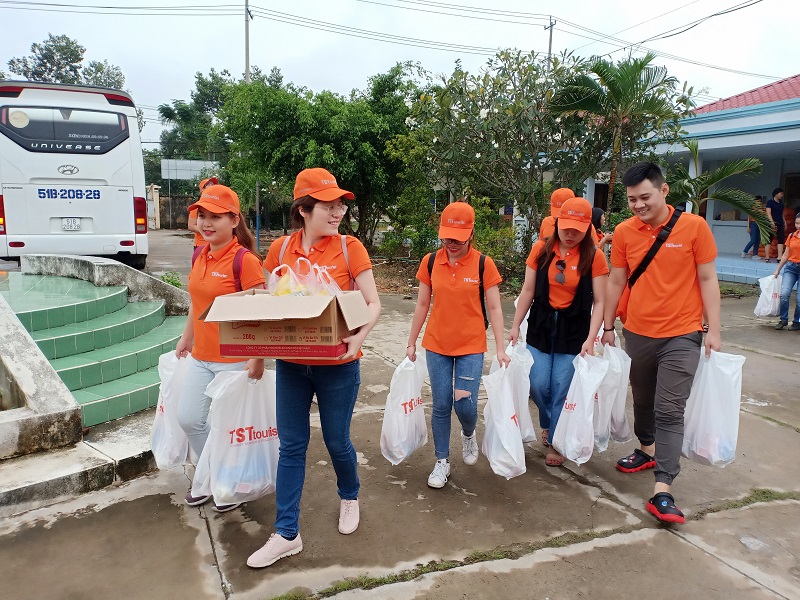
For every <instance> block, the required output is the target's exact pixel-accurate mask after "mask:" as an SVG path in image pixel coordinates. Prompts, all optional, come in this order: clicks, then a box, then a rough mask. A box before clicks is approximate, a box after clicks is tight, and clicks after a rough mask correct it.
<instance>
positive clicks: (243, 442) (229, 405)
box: [192, 370, 279, 505]
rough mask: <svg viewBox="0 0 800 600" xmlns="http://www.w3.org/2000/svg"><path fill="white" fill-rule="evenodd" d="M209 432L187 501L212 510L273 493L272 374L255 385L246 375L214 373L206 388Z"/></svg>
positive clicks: (275, 442)
mask: <svg viewBox="0 0 800 600" xmlns="http://www.w3.org/2000/svg"><path fill="white" fill-rule="evenodd" d="M206 394H207V395H208V396H210V397H211V412H210V414H209V425H210V426H211V431H210V433H209V435H208V440H206V445H205V446H204V447H203V453H202V454H201V455H200V460H199V461H198V464H197V469H196V470H195V476H194V481H193V483H192V496H207V495H209V494H211V495H213V496H214V502H215V503H216V504H217V505H222V504H235V503H237V502H247V501H250V500H255V499H256V498H260V497H261V496H265V495H266V494H269V493H271V492H273V491H274V490H275V479H276V477H277V471H278V445H279V442H278V424H277V420H276V418H275V371H264V376H263V377H262V378H261V379H260V380H259V381H256V380H253V379H250V378H248V376H247V371H244V370H242V371H226V372H223V373H219V374H218V375H217V376H216V377H215V378H214V380H213V381H212V382H211V383H210V384H208V387H207V388H206Z"/></svg>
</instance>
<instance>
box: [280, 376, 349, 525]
mask: <svg viewBox="0 0 800 600" xmlns="http://www.w3.org/2000/svg"><path fill="white" fill-rule="evenodd" d="M275 372H276V378H277V387H276V391H277V415H276V416H277V418H278V436H279V437H280V454H279V457H278V477H277V481H276V484H275V508H276V514H275V531H276V532H277V533H278V534H279V535H281V536H283V537H285V538H293V537H295V536H296V535H297V534H298V533H299V531H300V496H301V495H302V493H303V484H304V482H305V478H306V450H308V442H309V439H310V438H311V425H310V421H309V415H310V411H311V399H312V398H313V397H314V394H316V395H317V405H318V407H319V421H320V426H321V428H322V439H323V440H324V441H325V447H326V448H327V449H328V454H330V457H331V463H332V464H333V470H334V471H335V472H336V484H337V487H338V492H339V497H340V498H341V499H342V500H355V499H357V498H358V490H359V481H358V472H357V466H358V463H357V462H356V450H355V448H353V444H352V442H351V441H350V421H351V420H352V417H353V408H354V407H355V404H356V398H357V397H358V387H359V386H360V385H361V367H360V361H358V360H354V361H352V362H349V363H345V364H343V365H299V364H295V363H290V362H286V361H283V360H276V361H275Z"/></svg>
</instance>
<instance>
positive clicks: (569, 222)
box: [558, 219, 591, 233]
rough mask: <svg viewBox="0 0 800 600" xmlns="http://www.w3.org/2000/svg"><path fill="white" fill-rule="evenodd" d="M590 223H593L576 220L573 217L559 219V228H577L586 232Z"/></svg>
mask: <svg viewBox="0 0 800 600" xmlns="http://www.w3.org/2000/svg"><path fill="white" fill-rule="evenodd" d="M589 225H591V223H584V222H583V221H575V220H573V219H559V220H558V228H559V229H577V230H578V231H580V232H581V233H586V230H587V229H589Z"/></svg>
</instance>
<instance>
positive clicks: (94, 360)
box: [50, 317, 186, 391]
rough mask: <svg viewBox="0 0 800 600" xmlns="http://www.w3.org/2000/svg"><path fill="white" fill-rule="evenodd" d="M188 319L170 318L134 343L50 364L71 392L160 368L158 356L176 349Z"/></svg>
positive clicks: (102, 349)
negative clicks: (156, 367)
mask: <svg viewBox="0 0 800 600" xmlns="http://www.w3.org/2000/svg"><path fill="white" fill-rule="evenodd" d="M185 324H186V317H167V318H166V319H165V320H164V322H163V323H162V324H161V325H159V326H158V327H156V328H155V329H153V330H151V331H148V332H147V333H145V334H143V335H140V336H138V337H135V338H133V339H131V340H127V341H124V342H121V343H119V344H114V345H112V346H108V347H106V348H98V349H97V350H92V351H90V352H84V353H83V354H75V355H73V356H65V357H64V358H55V359H53V360H51V361H50V364H51V365H53V368H54V369H55V370H56V372H57V373H58V375H59V376H60V377H61V379H62V380H63V381H64V383H65V384H66V385H67V387H68V388H69V389H70V391H75V390H80V389H84V388H88V387H91V386H94V385H99V384H100V383H108V382H109V381H113V380H115V379H119V378H120V377H127V376H128V375H133V374H134V373H136V372H138V371H144V370H147V369H149V368H150V367H154V366H157V365H158V357H159V356H161V355H162V354H163V353H165V352H171V351H174V350H175V344H177V342H178V339H179V338H180V337H181V333H183V328H184V325H185Z"/></svg>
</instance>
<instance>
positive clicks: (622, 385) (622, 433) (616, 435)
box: [604, 345, 633, 443]
mask: <svg viewBox="0 0 800 600" xmlns="http://www.w3.org/2000/svg"><path fill="white" fill-rule="evenodd" d="M604 356H605V357H606V358H608V359H609V361H610V362H609V368H611V365H612V364H615V363H616V362H619V365H620V368H621V370H622V373H621V374H620V375H619V387H618V388H617V393H616V396H615V398H614V404H613V406H612V407H611V420H610V433H611V439H612V440H614V441H615V442H620V443H625V442H628V441H630V439H631V438H632V437H633V433H632V432H631V424H630V422H629V421H628V413H627V411H626V410H625V409H626V404H627V401H628V381H629V380H630V375H631V357H630V356H628V354H627V353H626V352H625V351H624V350H623V349H622V348H620V347H619V345H614V346H606V348H605V350H604Z"/></svg>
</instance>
